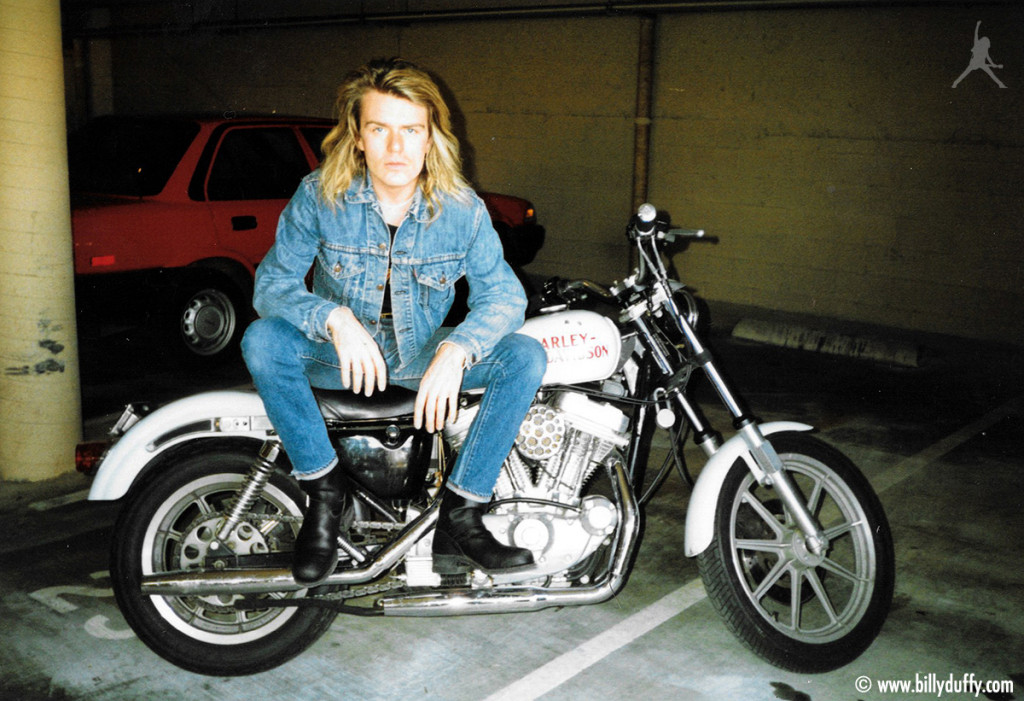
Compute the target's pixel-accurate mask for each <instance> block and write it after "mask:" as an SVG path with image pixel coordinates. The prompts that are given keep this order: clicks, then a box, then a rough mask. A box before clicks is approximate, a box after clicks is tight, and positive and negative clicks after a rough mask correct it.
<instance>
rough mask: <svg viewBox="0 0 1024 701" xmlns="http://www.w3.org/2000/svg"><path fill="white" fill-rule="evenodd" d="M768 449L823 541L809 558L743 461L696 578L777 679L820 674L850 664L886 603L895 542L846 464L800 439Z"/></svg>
mask: <svg viewBox="0 0 1024 701" xmlns="http://www.w3.org/2000/svg"><path fill="white" fill-rule="evenodd" d="M770 440H771V443H772V445H773V446H774V447H775V450H776V452H778V454H779V457H780V458H781V459H782V462H783V465H784V466H785V469H786V471H787V472H788V473H789V475H790V477H791V478H792V479H793V481H794V482H795V484H796V486H797V488H798V490H799V491H800V492H801V493H802V494H803V497H804V499H805V500H806V502H807V505H808V507H809V509H810V511H811V513H812V514H814V516H815V517H816V518H817V519H818V522H819V523H820V524H821V526H822V528H823V529H824V531H825V534H826V536H827V537H828V541H829V545H828V549H827V551H826V552H824V553H820V554H818V553H813V552H811V551H810V550H809V549H808V548H807V546H806V544H805V541H804V538H803V535H802V532H801V531H800V529H799V528H798V527H797V526H796V524H795V523H794V520H793V518H792V516H791V515H790V514H789V512H788V510H787V509H786V507H785V506H784V505H783V503H782V501H781V499H780V498H779V496H778V494H777V493H776V492H775V490H774V489H773V488H771V487H764V486H762V485H760V484H758V482H757V481H756V480H755V479H754V477H753V476H752V475H751V473H750V471H749V469H748V468H747V466H746V464H745V463H744V462H743V461H737V462H736V464H735V465H733V466H732V468H731V469H730V471H729V473H728V475H727V476H726V478H725V481H724V483H723V485H722V491H721V492H720V494H719V499H718V504H717V508H716V513H715V532H714V538H713V540H712V542H711V544H710V545H709V546H708V548H707V549H705V551H704V552H703V553H701V554H700V555H699V556H698V566H699V568H700V573H701V578H702V579H703V581H704V586H705V588H706V589H707V593H708V598H710V599H711V601H712V603H713V604H714V606H715V608H716V609H717V610H718V612H719V614H721V615H722V617H723V618H724V619H725V622H726V624H727V625H728V626H729V628H730V629H731V630H732V632H733V633H734V634H735V635H736V636H737V637H738V638H739V639H740V640H741V641H742V642H743V643H744V644H746V645H747V647H749V648H750V649H751V650H753V651H754V652H755V653H756V654H757V655H759V656H760V657H762V658H764V659H765V660H767V661H769V662H771V663H772V664H774V665H777V666H778V667H782V668H783V669H788V670H792V671H794V672H801V673H815V672H826V671H829V670H832V669H836V668H838V667H841V666H843V665H845V664H848V663H849V662H851V661H853V660H854V659H856V658H857V657H858V656H859V655H860V654H861V653H862V652H864V650H865V649H867V647H868V646H869V645H870V644H871V642H872V641H873V640H874V639H875V637H876V636H877V635H878V633H879V631H880V630H881V628H882V624H883V623H884V622H885V618H886V616H887V615H888V612H889V607H890V605H891V603H892V595H893V586H894V580H895V572H894V570H895V564H894V557H893V546H892V536H891V533H890V531H889V524H888V522H887V520H886V518H885V513H884V511H883V510H882V506H881V503H880V502H879V500H878V497H877V496H876V495H875V493H874V491H873V490H872V489H871V486H870V485H869V484H868V481H867V480H866V479H865V478H864V476H863V475H862V474H861V472H860V471H859V470H858V469H857V468H856V467H855V466H854V465H853V463H852V462H850V460H849V459H848V458H847V457H846V456H845V455H843V454H842V453H840V452H839V451H837V450H835V449H834V448H832V447H830V446H828V445H826V444H825V443H822V442H821V441H819V440H817V439H815V438H813V437H811V436H807V435H805V434H795V433H780V434H775V435H773V436H771V439H770Z"/></svg>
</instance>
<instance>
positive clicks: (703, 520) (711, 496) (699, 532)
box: [685, 421, 813, 557]
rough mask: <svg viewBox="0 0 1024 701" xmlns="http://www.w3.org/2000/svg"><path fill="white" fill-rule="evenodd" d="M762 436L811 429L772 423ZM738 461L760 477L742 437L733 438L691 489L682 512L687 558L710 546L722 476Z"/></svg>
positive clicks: (719, 450)
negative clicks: (741, 461)
mask: <svg viewBox="0 0 1024 701" xmlns="http://www.w3.org/2000/svg"><path fill="white" fill-rule="evenodd" d="M759 428H760V429H761V433H762V434H763V435H766V436H767V435H770V434H772V433H779V432H780V431H811V430H813V427H812V426H808V425H807V424H801V423H796V422H793V421H773V422H771V423H766V424H761V425H760V426H759ZM740 458H742V459H743V460H744V461H746V463H747V465H748V466H750V469H751V471H752V472H753V473H754V474H755V476H756V475H760V474H762V473H761V470H760V468H758V467H757V464H756V463H755V462H754V458H753V456H751V454H750V451H749V449H748V448H747V444H746V441H744V440H743V436H741V435H738V434H737V435H735V436H733V437H732V438H730V439H729V440H727V441H726V442H725V443H724V444H722V447H721V448H719V449H718V452H716V453H715V454H714V455H713V456H711V459H710V460H708V462H707V465H705V466H704V469H703V470H701V473H700V476H699V477H698V478H697V484H695V485H694V487H693V494H692V495H691V496H690V504H689V506H688V507H687V510H686V539H685V553H686V556H687V557H696V556H697V555H699V554H701V553H702V552H704V549H705V548H707V547H708V546H709V545H710V544H711V538H712V537H713V536H714V533H715V509H716V508H717V506H718V494H719V492H721V491H722V483H723V482H724V481H725V476H726V474H727V473H728V472H729V469H730V468H731V467H732V466H733V464H735V462H736V461H737V460H738V459H740Z"/></svg>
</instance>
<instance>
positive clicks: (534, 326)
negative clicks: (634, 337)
mask: <svg viewBox="0 0 1024 701" xmlns="http://www.w3.org/2000/svg"><path fill="white" fill-rule="evenodd" d="M518 333H521V334H523V335H525V336H531V337H533V338H536V339H537V340H538V341H540V343H541V345H542V346H544V349H545V350H546V351H547V352H548V370H547V372H546V373H544V379H543V380H542V381H541V384H545V385H550V384H567V385H569V384H573V383H576V382H592V381H594V380H603V379H605V378H606V377H609V376H610V375H611V374H612V373H613V372H615V368H616V367H618V365H619V355H620V354H621V353H622V337H621V336H620V335H619V330H618V328H616V326H615V322H613V321H612V320H611V319H608V318H607V317H603V316H601V315H600V314H597V313H596V312H590V311H586V310H582V309H574V310H570V311H564V312H557V313H555V314H546V315H544V316H537V317H534V318H532V319H528V320H527V321H526V323H525V324H523V327H522V328H521V329H519V331H518Z"/></svg>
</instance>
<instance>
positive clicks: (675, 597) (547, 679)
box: [487, 579, 707, 701]
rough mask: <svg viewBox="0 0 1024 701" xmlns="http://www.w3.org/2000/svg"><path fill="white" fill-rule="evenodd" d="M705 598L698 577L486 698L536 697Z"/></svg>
mask: <svg viewBox="0 0 1024 701" xmlns="http://www.w3.org/2000/svg"><path fill="white" fill-rule="evenodd" d="M705 598H707V596H706V594H705V593H704V585H703V584H702V583H701V581H700V580H699V579H694V580H692V581H690V582H689V583H688V584H685V585H684V586H682V587H679V588H678V589H676V590H675V591H673V592H672V593H670V594H667V595H666V596H663V597H662V598H661V599H659V600H658V601H655V602H654V603H653V604H651V605H649V606H647V607H645V608H643V609H640V610H639V611H638V612H636V613H634V614H633V615H632V616H630V617H629V618H626V619H625V620H623V621H620V622H619V623H617V624H615V625H614V626H612V627H611V628H609V629H608V630H606V631H604V632H603V633H601V634H599V635H597V636H595V637H593V638H591V639H590V640H588V641H586V642H585V643H583V644H581V645H579V646H578V647H576V648H575V649H573V650H570V651H569V652H566V653H565V654H562V655H559V656H558V657H556V658H555V659H553V660H551V661H550V662H548V663H547V664H545V665H543V666H541V667H538V668H537V669H535V670H534V671H533V672H531V673H530V674H527V675H526V676H525V677H522V678H521V679H519V680H517V681H515V682H514V683H512V684H510V685H509V686H506V687H505V688H504V689H501V690H500V691H498V692H497V693H495V694H492V695H491V696H489V697H487V701H523V700H524V699H535V698H538V697H540V696H543V695H544V694H546V693H548V692H549V691H551V690H553V689H555V688H556V687H557V686H559V685H560V684H562V683H563V682H566V681H568V680H569V679H572V678H573V677H575V676H576V675H577V674H579V673H580V672H582V671H584V670H585V669H587V668H588V667H591V666H592V665H594V664H595V663H597V662H599V661H600V660H602V659H604V658H605V657H607V656H608V655H610V654H611V653H613V652H615V651H616V650H618V649H619V648H621V647H623V646H625V645H628V644H629V643H631V642H633V641H634V640H636V639H637V638H639V637H640V636H642V635H644V634H646V633H647V632H648V631H651V630H654V629H655V628H657V627H658V626H660V625H661V624H662V623H664V622H665V621H667V620H669V619H670V618H673V617H675V616H677V615H679V614H680V613H681V612H683V611H685V610H686V609H688V608H690V607H691V606H693V605H694V604H696V603H699V602H701V601H703V600H704V599H705Z"/></svg>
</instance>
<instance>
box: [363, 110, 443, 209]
mask: <svg viewBox="0 0 1024 701" xmlns="http://www.w3.org/2000/svg"><path fill="white" fill-rule="evenodd" d="M356 146H357V147H358V148H359V150H361V151H362V152H363V153H364V154H365V156H366V167H367V169H368V170H369V171H370V178H371V180H372V182H373V188H374V190H375V191H376V193H377V196H378V197H384V198H386V199H388V200H391V201H392V202H394V201H401V200H404V199H407V198H409V197H411V196H412V194H413V192H415V190H416V185H417V183H418V181H419V176H420V173H421V172H422V171H423V163H424V161H425V160H426V157H427V151H428V150H429V149H430V126H429V114H428V112H427V108H426V107H423V106H422V105H417V104H414V103H412V102H410V101H409V100H406V99H404V98H401V97H395V96H394V95H386V94H384V93H381V92H377V91H376V90H371V91H369V92H368V93H366V95H364V96H363V99H362V109H361V119H360V124H359V140H358V141H357V142H356Z"/></svg>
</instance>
